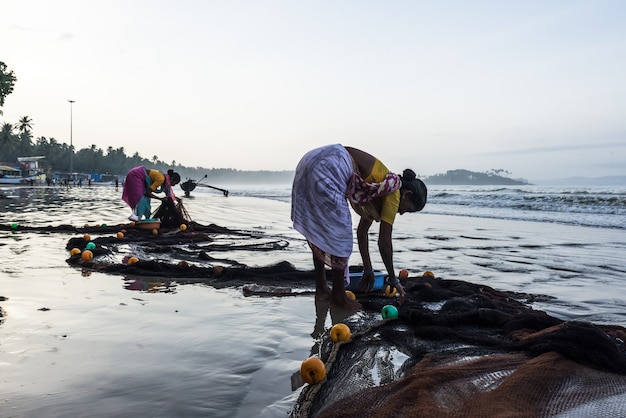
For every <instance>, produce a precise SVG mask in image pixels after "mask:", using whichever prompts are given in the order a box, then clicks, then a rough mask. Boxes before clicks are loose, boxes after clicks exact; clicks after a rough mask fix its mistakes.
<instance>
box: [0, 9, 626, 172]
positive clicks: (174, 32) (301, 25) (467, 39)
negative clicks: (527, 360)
mask: <svg viewBox="0 0 626 418" xmlns="http://www.w3.org/2000/svg"><path fill="white" fill-rule="evenodd" d="M0 15H1V18H0V61H3V62H5V64H6V65H7V66H8V69H9V70H13V71H14V73H15V75H16V77H17V83H16V85H15V91H14V93H13V94H11V95H9V96H8V97H7V99H6V102H5V105H4V107H3V109H2V110H3V111H4V115H3V116H0V122H9V123H15V124H17V122H18V120H19V118H20V117H22V116H29V117H30V118H32V120H33V128H34V132H33V133H34V136H35V137H40V136H45V137H47V138H50V137H53V138H55V139H56V140H57V141H58V142H66V143H68V144H69V143H70V104H69V103H68V99H72V100H75V103H74V104H73V105H72V109H71V110H72V115H73V123H72V127H73V129H72V132H73V134H72V141H73V145H74V146H75V147H76V148H77V149H81V148H86V147H90V146H91V145H92V144H95V145H96V146H97V147H98V148H102V149H103V150H105V151H106V149H107V148H108V147H109V146H112V147H113V148H119V147H124V150H125V151H126V154H127V155H132V154H134V153H135V152H139V154H141V155H142V156H143V157H146V158H152V156H154V155H156V156H158V157H159V159H161V160H163V161H166V162H168V163H170V162H172V161H176V162H177V163H179V164H183V165H186V166H200V167H206V168H236V169H240V170H292V169H294V168H295V166H296V164H297V163H298V161H299V159H300V157H301V156H302V155H303V154H304V153H305V152H306V151H308V150H309V149H311V148H314V147H317V146H321V145H325V144H330V143H342V144H345V145H351V146H355V147H357V148H361V149H363V150H365V151H368V152H370V153H372V154H374V155H376V156H377V157H379V158H380V159H381V160H382V161H383V162H384V163H385V164H386V165H387V166H388V167H389V168H390V169H391V170H393V171H397V172H400V171H401V170H402V169H404V168H407V167H410V168H413V169H414V170H415V171H416V172H417V173H418V174H421V175H432V174H437V173H443V172H445V171H447V170H451V169H457V168H465V169H469V170H474V171H487V170H490V169H500V168H501V169H504V170H508V171H509V172H511V176H512V177H514V178H525V179H528V180H537V179H554V178H561V177H567V176H577V175H582V176H587V177H599V176H605V175H626V23H625V22H626V1H623V0H589V1H586V0H582V1H560V0H540V1H534V0H531V1H528V0H524V1H513V0H512V1H502V0H494V1H470V0H460V1H446V0H442V1H435V0H432V1H419V0H412V1H400V0H390V1H383V0H380V1H366V0H358V1H357V0H354V1H351V0H347V1H341V0H333V1H326V0H316V1H297V0H289V1H287V0H285V1H263V0H255V1H253V0H241V1H238V0H224V1H211V0H205V1H202V0H194V1H191V0H177V1H174V0H172V1H157V0H123V1H122V0H102V1H90V0H55V1H49V0H2V1H1V2H0Z"/></svg>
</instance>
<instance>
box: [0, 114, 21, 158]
mask: <svg viewBox="0 0 626 418" xmlns="http://www.w3.org/2000/svg"><path fill="white" fill-rule="evenodd" d="M14 129H15V128H14V127H13V125H12V124H10V123H6V122H5V123H4V124H2V128H1V129H0V151H2V154H3V156H4V155H6V154H7V153H9V152H11V151H13V150H14V149H15V145H16V142H17V140H16V138H15V135H14V134H13V130H14Z"/></svg>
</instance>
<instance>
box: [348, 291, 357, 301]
mask: <svg viewBox="0 0 626 418" xmlns="http://www.w3.org/2000/svg"><path fill="white" fill-rule="evenodd" d="M346 296H347V297H348V299H352V300H356V295H355V294H354V293H353V292H352V291H351V290H346Z"/></svg>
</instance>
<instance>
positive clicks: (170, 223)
mask: <svg viewBox="0 0 626 418" xmlns="http://www.w3.org/2000/svg"><path fill="white" fill-rule="evenodd" d="M152 217H153V218H156V219H160V220H161V226H163V227H166V228H177V227H178V226H180V225H181V224H188V223H190V222H191V216H189V213H188V212H187V210H186V209H185V205H183V201H182V200H181V199H175V200H172V199H169V198H166V199H163V200H162V201H161V204H160V205H159V207H158V208H156V210H155V211H154V212H153V213H152Z"/></svg>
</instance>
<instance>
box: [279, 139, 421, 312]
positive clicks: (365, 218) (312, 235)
mask: <svg viewBox="0 0 626 418" xmlns="http://www.w3.org/2000/svg"><path fill="white" fill-rule="evenodd" d="M426 198H427V189H426V186H425V185H424V183H423V182H422V181H421V180H419V179H417V178H416V176H415V173H414V172H413V170H410V169H406V170H404V172H403V173H402V176H398V175H397V174H394V173H392V172H390V171H389V170H388V169H387V167H385V165H384V164H383V163H382V162H380V160H378V159H377V158H376V157H374V156H372V155H370V154H368V153H366V152H364V151H361V150H358V149H356V148H352V147H344V146H342V145H340V144H335V145H327V146H323V147H320V148H316V149H314V150H311V151H309V152H308V153H306V154H305V155H304V157H302V159H301V160H300V162H299V163H298V166H297V168H296V173H295V177H294V180H293V188H292V194H291V219H292V221H293V226H294V228H295V229H296V230H297V231H298V232H300V233H301V234H302V235H304V237H305V238H306V239H307V242H308V244H309V246H310V248H311V250H312V252H313V265H314V267H315V290H316V298H318V299H320V300H321V299H328V298H330V305H331V306H333V307H336V308H340V309H345V310H349V311H356V310H360V309H361V305H360V304H359V303H358V302H356V301H354V300H351V299H350V298H348V296H347V295H346V292H345V282H344V280H345V279H346V278H347V272H348V260H349V258H350V255H351V254H352V248H353V242H354V240H353V237H352V216H351V214H350V205H351V206H352V208H353V209H354V210H355V211H356V213H358V214H359V215H360V216H361V219H360V221H359V225H358V227H357V239H358V247H359V252H360V254H361V257H362V259H363V277H362V279H361V282H360V283H359V290H361V291H371V290H372V287H373V284H374V271H373V269H372V261H371V258H370V254H369V248H368V247H369V243H368V231H369V228H370V226H371V225H372V222H374V221H377V222H380V230H379V239H378V248H379V250H380V255H381V257H382V260H383V263H384V264H385V268H386V270H387V275H388V282H389V284H390V285H392V286H395V287H396V289H397V291H398V295H399V303H403V302H404V289H403V288H402V285H401V284H400V282H399V280H398V279H397V278H396V274H395V270H394V266H393V246H392V240H391V233H392V229H393V222H394V219H395V215H396V213H400V214H403V213H406V212H417V211H420V210H422V209H423V207H424V205H425V204H426ZM348 202H349V203H350V205H349V204H348ZM325 266H328V267H330V269H331V277H332V290H331V289H330V288H329V287H328V282H327V280H326V268H325Z"/></svg>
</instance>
